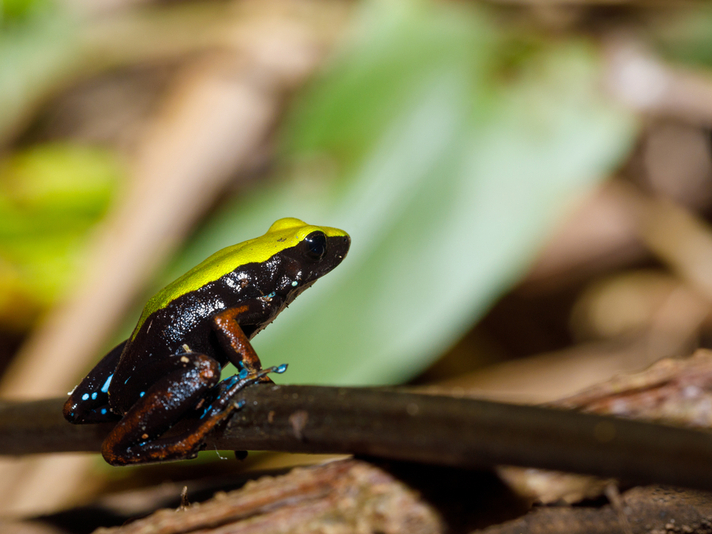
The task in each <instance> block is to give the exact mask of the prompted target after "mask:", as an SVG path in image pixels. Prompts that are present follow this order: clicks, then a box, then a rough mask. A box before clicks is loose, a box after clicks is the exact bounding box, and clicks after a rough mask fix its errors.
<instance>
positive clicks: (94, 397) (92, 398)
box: [91, 391, 97, 400]
mask: <svg viewBox="0 0 712 534" xmlns="http://www.w3.org/2000/svg"><path fill="white" fill-rule="evenodd" d="M96 397H97V393H96V391H95V392H94V393H92V394H91V400H96Z"/></svg>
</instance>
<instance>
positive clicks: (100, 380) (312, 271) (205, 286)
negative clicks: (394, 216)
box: [63, 217, 351, 466]
mask: <svg viewBox="0 0 712 534" xmlns="http://www.w3.org/2000/svg"><path fill="white" fill-rule="evenodd" d="M350 244H351V238H350V237H349V235H348V234H347V233H346V232H344V231H343V230H339V229H338V228H331V227H325V226H321V227H320V226H312V225H308V224H306V223H305V222H304V221H302V220H300V219H297V218H291V217H288V218H283V219H279V220H278V221H276V222H275V223H274V224H272V226H270V228H269V230H268V231H267V232H266V233H265V234H264V235H262V236H260V237H257V238H254V239H250V240H248V241H245V242H242V243H238V244H236V245H232V246H229V247H227V248H224V249H222V250H220V251H218V252H216V253H214V254H213V255H212V256H210V257H208V258H207V259H206V260H204V261H203V262H202V263H200V264H199V265H197V266H196V267H194V268H193V269H191V270H189V271H188V272H187V273H185V274H184V275H183V276H181V277H179V278H178V279H176V280H175V281H174V282H172V283H170V284H168V285H167V286H166V287H164V288H163V289H162V290H160V291H159V292H158V293H156V295H154V296H153V297H152V298H151V299H149V301H148V302H147V303H146V305H145V307H144V308H143V311H142V313H141V315H140V317H139V319H138V322H137V323H136V326H135V328H134V329H133V332H132V333H131V335H130V336H129V338H128V339H126V340H125V341H123V342H122V343H120V344H119V345H117V346H116V347H115V348H114V349H112V350H111V351H109V352H108V353H107V354H106V356H104V357H103V358H102V359H101V360H100V361H99V363H98V364H97V365H96V366H95V367H94V368H93V369H92V370H91V371H90V372H89V374H88V375H87V376H86V377H85V378H84V379H83V380H82V381H81V383H80V384H79V385H78V386H77V387H76V388H75V389H74V390H73V391H71V392H70V393H69V398H68V399H67V401H66V402H65V404H64V408H63V414H64V417H65V419H67V420H68V421H69V422H70V423H74V424H91V423H105V422H116V424H115V426H114V427H113V429H112V430H111V431H110V433H109V434H108V436H107V437H106V438H105V439H104V441H103V444H102V448H101V452H102V455H103V457H104V459H105V460H106V461H107V462H108V463H109V464H111V465H115V466H120V465H130V464H139V463H152V462H164V461H172V460H182V459H189V458H195V457H196V456H197V454H198V452H199V451H200V450H202V449H203V448H204V447H205V438H206V436H207V435H208V434H209V433H210V432H211V431H212V430H213V429H215V428H216V427H218V426H220V425H223V424H225V422H226V421H229V418H230V416H231V415H232V414H233V413H234V412H235V410H238V409H240V408H242V407H243V403H242V402H237V401H236V400H235V396H236V394H237V393H238V392H239V391H242V390H243V389H244V388H245V387H247V386H249V385H251V384H257V383H263V384H269V383H273V382H272V380H271V379H270V378H269V376H267V375H268V374H269V373H282V372H284V371H285V370H286V365H281V366H274V367H269V368H266V369H263V368H262V365H261V362H260V359H259V357H258V356H257V354H256V352H255V350H254V348H253V347H252V344H251V340H252V338H253V337H254V336H255V335H256V334H258V333H259V332H260V331H262V330H263V329H264V328H265V327H266V326H267V325H269V324H270V323H271V322H272V321H273V320H274V319H275V317H276V316H277V315H279V313H280V312H282V311H283V310H284V309H285V308H286V307H287V306H288V305H289V304H290V303H292V302H293V301H294V299H295V298H296V297H297V296H298V295H300V294H301V293H302V292H303V291H304V290H306V289H307V288H309V287H311V286H312V285H313V284H314V282H316V280H318V279H319V278H321V277H322V276H324V275H325V274H327V273H329V272H330V271H331V270H333V269H334V268H335V267H336V266H337V265H339V264H340V263H341V262H342V261H343V259H344V258H345V257H346V254H347V252H348V250H349V247H350ZM228 363H232V364H233V365H234V366H235V368H236V369H237V373H236V374H235V375H233V376H230V377H228V378H225V379H221V373H222V370H223V368H224V367H225V366H226V365H227V364H228ZM178 423H181V425H179V429H180V432H176V428H175V427H176V425H177V424H178ZM184 427H185V428H184Z"/></svg>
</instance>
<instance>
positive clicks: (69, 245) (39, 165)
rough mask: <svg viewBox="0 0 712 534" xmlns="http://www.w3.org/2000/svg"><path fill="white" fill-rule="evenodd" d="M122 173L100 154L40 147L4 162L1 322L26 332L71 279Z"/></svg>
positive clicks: (0, 184) (0, 168) (0, 183)
mask: <svg viewBox="0 0 712 534" xmlns="http://www.w3.org/2000/svg"><path fill="white" fill-rule="evenodd" d="M122 174H123V171H122V169H121V166H120V164H119V162H118V161H117V159H116V157H115V156H114V155H113V154H112V153H110V152H108V151H106V150H104V149H101V148H93V147H84V146H77V145H71V144H46V145H38V146H35V147H33V148H31V149H28V150H25V151H20V152H16V153H14V154H13V155H12V156H11V157H9V158H7V159H5V160H3V161H2V162H1V163H0V323H2V324H3V326H4V327H5V328H8V327H11V328H17V329H22V328H26V327H27V326H28V325H29V324H31V322H32V321H33V320H34V319H35V318H36V317H37V315H38V314H39V313H41V311H42V310H44V309H45V308H47V307H48V306H50V305H51V304H52V303H54V301H55V300H56V299H57V297H58V296H59V295H60V294H61V292H62V291H63V290H64V288H65V287H66V286H67V284H68V282H70V281H71V280H72V275H73V273H74V272H75V271H76V270H77V267H78V266H79V265H80V262H81V259H82V249H83V246H84V244H85V242H86V239H87V237H88V234H89V232H90V230H91V228H92V227H93V226H94V225H95V224H96V222H97V221H98V220H99V219H100V218H101V216H102V215H103V214H104V213H105V212H106V210H107V208H108V207H109V204H110V202H111V199H112V197H113V195H114V193H115V191H116V188H117V185H118V182H119V179H120V178H121V176H122Z"/></svg>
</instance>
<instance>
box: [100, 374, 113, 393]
mask: <svg viewBox="0 0 712 534" xmlns="http://www.w3.org/2000/svg"><path fill="white" fill-rule="evenodd" d="M112 378H114V374H113V373H112V374H110V375H109V378H107V379H106V382H104V385H103V386H101V392H102V393H108V392H109V386H110V385H111V379H112Z"/></svg>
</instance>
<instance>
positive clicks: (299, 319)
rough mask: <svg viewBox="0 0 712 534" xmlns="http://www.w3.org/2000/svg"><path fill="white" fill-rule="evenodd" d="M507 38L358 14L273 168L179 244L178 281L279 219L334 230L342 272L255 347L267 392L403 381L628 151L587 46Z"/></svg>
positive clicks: (436, 18)
mask: <svg viewBox="0 0 712 534" xmlns="http://www.w3.org/2000/svg"><path fill="white" fill-rule="evenodd" d="M521 39H523V37H522V36H519V37H518V39H517V41H514V40H512V39H507V38H505V36H504V33H503V32H498V31H497V26H496V24H495V23H494V21H493V20H491V19H490V18H489V17H487V16H486V14H484V13H482V12H479V11H476V10H474V9H469V7H468V6H464V5H454V6H453V5H449V4H431V3H427V2H405V1H404V2H398V1H392V2H374V3H372V4H370V5H369V7H368V9H367V13H366V14H365V15H364V17H363V18H362V19H361V20H360V24H359V27H358V32H357V37H356V38H355V40H354V41H352V42H351V43H350V44H349V45H348V46H347V48H346V50H345V51H344V52H343V53H342V54H341V55H340V56H339V57H338V62H337V63H336V64H335V65H334V66H333V67H332V68H331V69H330V70H328V71H327V73H326V74H325V75H324V76H323V77H322V78H321V79H320V80H319V81H318V82H316V83H315V84H314V86H313V87H312V88H310V90H308V91H307V92H306V93H305V94H303V95H301V98H300V99H299V100H298V103H297V107H296V111H295V113H294V116H293V121H292V122H291V124H290V126H289V129H288V131H287V132H286V134H285V147H286V148H287V154H288V155H289V156H290V158H291V161H292V162H293V163H292V167H291V169H290V172H288V173H286V174H287V175H286V176H285V177H283V179H282V180H280V181H277V182H275V183H274V184H273V185H272V186H271V187H269V188H267V189H263V190H260V191H256V192H255V193H254V194H251V195H246V196H244V197H242V198H241V199H240V200H238V201H237V202H235V203H234V204H233V205H232V206H230V207H229V209H228V210H226V211H225V212H223V213H222V214H221V215H220V216H219V217H218V218H217V219H216V220H214V221H213V223H212V224H211V225H210V226H209V227H207V228H206V229H205V231H204V232H203V233H202V234H201V235H199V236H198V239H197V240H196V243H195V244H194V246H193V247H191V248H189V249H188V251H187V255H186V256H185V258H184V261H183V263H182V265H181V267H180V268H181V269H182V270H185V269H187V268H188V267H189V266H190V264H192V263H195V262H197V261H198V260H199V259H200V258H201V257H203V256H205V255H207V254H208V253H210V252H211V251H213V250H214V249H216V248H219V247H220V246H225V245H227V244H229V243H231V242H236V241H239V240H241V239H246V238H249V237H254V236H255V235H259V234H261V233H263V232H264V231H265V230H266V229H267V227H268V226H269V225H270V223H271V222H272V220H274V219H277V218H279V217H284V216H295V217H300V218H303V219H304V220H306V221H308V222H309V223H311V224H324V225H329V226H337V227H341V228H343V229H345V230H347V231H348V232H349V233H350V234H351V236H352V243H353V244H352V249H351V252H350V253H349V256H348V257H347V258H346V260H345V261H344V263H343V264H342V265H341V266H339V268H338V269H336V270H335V271H334V272H333V273H331V274H329V275H328V276H327V277H326V278H325V279H324V280H321V281H319V282H318V283H317V284H316V286H315V288H313V289H310V290H309V291H308V292H307V293H305V294H304V295H303V296H301V297H300V298H299V299H298V300H297V301H296V302H295V303H294V304H293V305H292V306H290V308H289V310H288V311H286V312H285V313H284V314H283V315H282V316H280V317H279V319H278V320H277V321H276V322H275V324H274V325H272V326H270V327H269V328H268V329H267V330H266V332H265V333H263V334H260V335H259V336H258V337H257V338H255V342H254V343H255V347H256V349H257V351H258V353H259V354H260V356H261V358H262V360H263V362H264V363H265V364H270V365H271V364H278V363H283V362H289V363H290V368H289V371H288V373H287V374H286V375H285V376H284V378H283V379H282V380H284V381H288V382H291V383H306V382H308V383H329V384H379V383H397V382H402V381H405V380H407V379H409V378H411V377H412V376H414V375H415V374H417V373H418V372H419V371H420V370H422V369H423V368H424V367H425V366H427V365H428V364H429V363H431V362H432V361H433V360H434V359H435V358H437V356H438V355H440V354H441V353H442V352H443V351H444V350H445V349H446V348H448V347H449V346H450V345H451V344H453V343H454V342H455V341H456V340H457V339H458V337H459V336H460V335H462V333H463V332H465V331H466V330H467V329H468V328H469V327H470V326H471V325H472V324H473V322H474V321H476V320H477V319H478V318H479V317H481V316H482V314H483V313H484V312H485V311H486V310H487V308H488V307H489V306H490V305H491V304H492V303H493V301H494V300H495V299H496V298H497V297H498V296H500V295H501V294H502V293H503V292H504V291H506V290H507V289H508V288H509V287H511V286H512V284H514V283H515V282H516V281H517V280H518V279H519V278H520V277H521V276H522V275H523V273H524V272H525V271H526V269H527V267H528V266H529V265H530V263H531V261H532V259H533V257H534V256H535V254H536V252H537V250H538V249H539V247H540V246H541V244H542V242H543V240H545V238H546V236H547V235H548V233H549V232H550V231H551V229H552V226H553V224H554V223H555V222H556V221H557V220H558V219H559V218H560V217H561V215H562V214H563V213H564V212H565V211H566V210H567V209H570V207H571V205H572V203H573V202H574V201H575V199H576V198H578V197H579V196H580V195H581V194H582V193H583V192H585V191H586V190H587V189H588V188H590V187H591V185H593V184H595V183H596V182H597V181H599V180H601V179H602V178H604V177H605V176H606V175H607V173H609V172H610V171H611V170H612V169H613V168H614V167H615V165H616V164H617V163H618V162H619V161H621V158H623V157H624V156H625V154H626V153H627V151H628V150H629V149H630V147H631V143H632V140H633V138H634V133H635V122H634V120H633V118H632V117H631V116H630V115H628V114H627V113H626V112H624V111H623V110H620V109H617V108H615V107H614V106H613V105H612V104H611V103H610V102H608V101H607V100H606V99H605V98H604V97H603V96H602V95H601V92H600V90H599V80H600V75H601V65H600V58H599V53H598V51H597V50H596V49H595V48H593V47H591V46H589V45H587V44H585V43H582V42H580V41H569V42H566V41H564V42H558V43H553V44H550V43H546V42H544V43H542V42H540V41H538V40H536V39H531V46H528V47H525V48H524V49H522V47H521ZM513 51H515V52H517V54H518V55H517V61H516V62H512V58H513V57H514V54H513ZM236 229H237V230H236ZM176 274H177V273H176Z"/></svg>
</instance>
